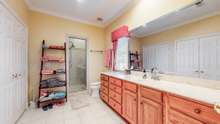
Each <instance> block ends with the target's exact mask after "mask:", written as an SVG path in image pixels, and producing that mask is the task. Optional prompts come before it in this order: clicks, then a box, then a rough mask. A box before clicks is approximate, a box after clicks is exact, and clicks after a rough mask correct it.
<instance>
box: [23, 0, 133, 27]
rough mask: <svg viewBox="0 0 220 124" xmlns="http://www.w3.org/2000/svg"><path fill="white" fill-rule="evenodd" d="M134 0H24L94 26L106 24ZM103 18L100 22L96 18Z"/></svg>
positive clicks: (43, 10)
mask: <svg viewBox="0 0 220 124" xmlns="http://www.w3.org/2000/svg"><path fill="white" fill-rule="evenodd" d="M134 1H135V0H26V2H27V4H28V6H29V8H30V9H32V10H35V11H40V12H43V13H47V14H50V15H54V16H58V17H63V18H66V19H71V20H74V21H79V22H82V23H87V24H92V25H96V26H102V27H104V26H106V25H107V24H109V23H111V22H112V21H113V20H114V19H116V18H117V17H118V16H120V15H121V14H123V13H124V12H125V11H126V10H127V9H128V8H130V7H131V6H132V5H133V2H134ZM98 17H100V18H102V19H103V21H102V22H100V21H98V20H97V18H98Z"/></svg>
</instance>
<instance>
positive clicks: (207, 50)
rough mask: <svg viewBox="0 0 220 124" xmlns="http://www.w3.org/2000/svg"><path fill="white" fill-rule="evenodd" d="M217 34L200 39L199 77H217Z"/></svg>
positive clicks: (213, 78) (214, 78) (212, 78)
mask: <svg viewBox="0 0 220 124" xmlns="http://www.w3.org/2000/svg"><path fill="white" fill-rule="evenodd" d="M217 40H218V37H217V36H210V37H203V38H201V39H200V78H204V79H211V80H216V78H217V75H216V74H217Z"/></svg>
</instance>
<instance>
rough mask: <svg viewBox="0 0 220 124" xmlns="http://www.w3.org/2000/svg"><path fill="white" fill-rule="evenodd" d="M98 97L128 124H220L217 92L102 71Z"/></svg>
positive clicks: (219, 93)
mask: <svg viewBox="0 0 220 124" xmlns="http://www.w3.org/2000/svg"><path fill="white" fill-rule="evenodd" d="M100 97H101V99H102V100H103V101H104V102H105V103H106V104H107V105H109V107H111V108H112V109H113V110H114V111H115V112H116V113H118V114H119V115H120V116H121V117H122V118H124V119H125V120H126V121H127V122H128V123H130V124H220V113H218V112H217V111H218V109H219V106H217V105H215V104H216V103H220V90H215V89H210V88H205V87H200V86H192V85H189V84H184V83H176V82H169V81H162V80H161V81H155V80H151V79H143V78H141V76H135V75H126V74H122V73H117V72H105V73H102V74H101V88H100ZM214 108H215V109H214Z"/></svg>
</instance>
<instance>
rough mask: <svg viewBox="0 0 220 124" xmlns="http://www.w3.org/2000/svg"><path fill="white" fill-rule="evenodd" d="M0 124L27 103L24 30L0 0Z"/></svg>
mask: <svg viewBox="0 0 220 124" xmlns="http://www.w3.org/2000/svg"><path fill="white" fill-rule="evenodd" d="M0 17H1V19H0V57H1V61H0V77H1V80H0V99H1V102H0V124H14V123H15V121H16V120H17V119H18V117H19V116H20V115H21V114H22V112H23V111H24V110H25V108H26V103H27V80H26V79H27V76H26V74H27V70H26V69H27V46H26V45H27V31H26V28H25V26H24V25H22V24H21V23H20V22H19V21H18V19H17V18H16V17H15V16H14V15H13V14H12V13H11V12H10V11H9V10H8V9H7V8H6V7H5V4H4V3H2V2H1V1H0Z"/></svg>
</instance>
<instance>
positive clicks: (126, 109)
mask: <svg viewBox="0 0 220 124" xmlns="http://www.w3.org/2000/svg"><path fill="white" fill-rule="evenodd" d="M137 90H138V87H137V85H136V84H133V83H130V82H127V81H124V82H123V114H122V116H123V117H124V118H125V119H126V120H127V121H128V122H129V123H130V124H137V115H138V101H137V98H138V97H137Z"/></svg>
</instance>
